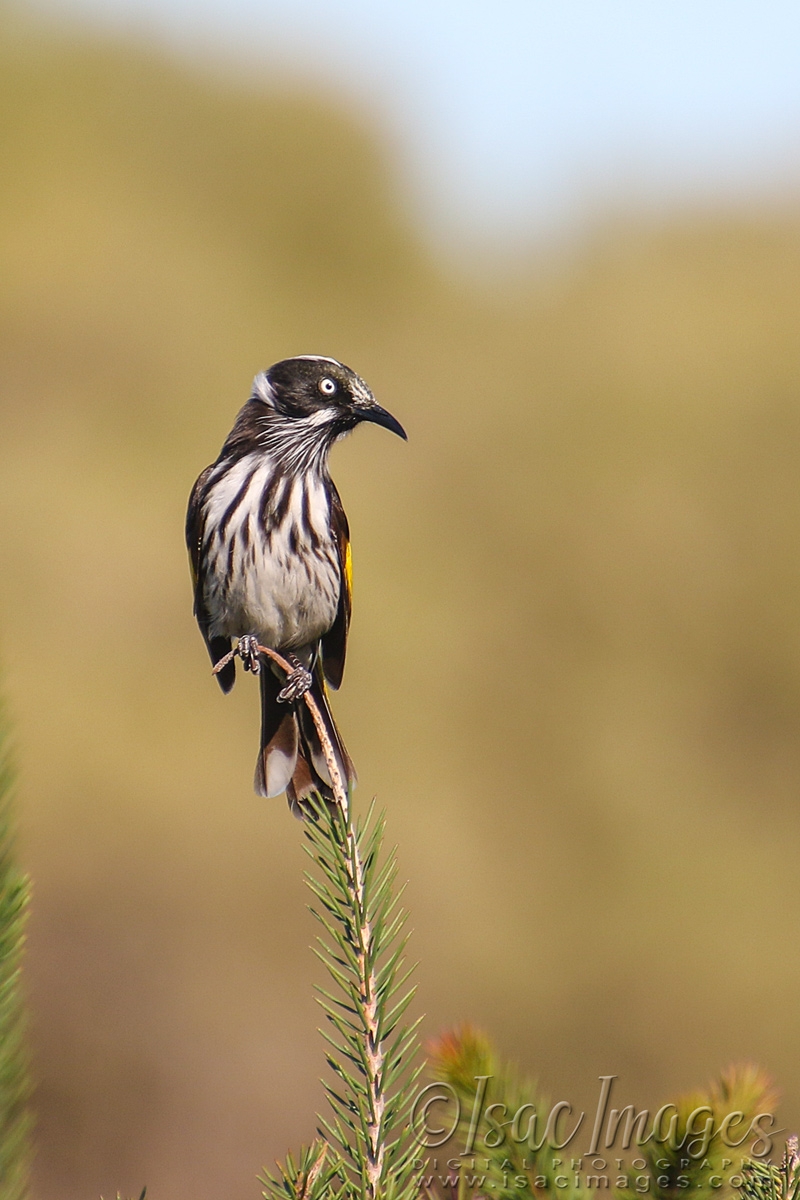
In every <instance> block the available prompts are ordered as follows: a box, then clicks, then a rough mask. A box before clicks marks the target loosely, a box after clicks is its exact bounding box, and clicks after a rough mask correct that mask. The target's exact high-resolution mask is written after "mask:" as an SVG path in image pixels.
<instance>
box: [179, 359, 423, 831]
mask: <svg viewBox="0 0 800 1200" xmlns="http://www.w3.org/2000/svg"><path fill="white" fill-rule="evenodd" d="M361 421H372V422H374V423H376V424H378V425H383V426H385V427H386V428H387V429H390V430H392V431H393V432H394V433H397V434H399V435H400V436H401V437H405V433H404V431H403V429H402V427H401V425H400V424H399V423H398V422H397V421H396V420H395V418H394V417H392V416H391V415H390V414H389V413H388V412H386V410H385V409H383V408H381V407H380V405H379V404H377V403H376V402H375V398H374V397H373V395H372V393H371V391H370V390H369V388H368V387H367V385H366V384H365V383H364V382H363V380H361V379H360V378H359V377H358V375H356V374H355V372H354V371H351V370H350V368H349V367H346V366H344V365H343V364H342V363H340V362H337V361H336V360H335V359H331V358H321V357H315V356H311V355H305V356H302V357H299V358H290V359H284V360H283V361H282V362H279V363H276V364H275V365H274V366H273V367H270V369H269V370H268V371H266V372H263V373H261V374H260V375H257V376H256V378H255V380H254V383H253V391H252V394H251V396H250V399H249V400H248V402H247V403H246V404H245V406H244V408H242V410H241V411H240V413H239V415H238V416H237V418H236V422H235V424H234V426H233V429H232V430H231V432H230V434H229V435H228V438H227V440H226V442H225V445H224V446H223V447H222V450H221V451H220V455H219V458H218V459H217V460H216V462H215V463H212V465H211V466H210V467H207V468H206V469H205V471H203V472H202V474H201V475H200V477H199V479H198V480H197V482H196V483H195V485H194V488H193V489H192V494H191V497H190V499H189V511H188V514H187V518H186V542H187V546H188V548H189V556H190V559H191V565H192V575H193V581H194V589H195V592H194V611H195V616H196V617H197V622H198V625H199V626H200V631H201V633H202V634H203V637H204V639H205V641H206V645H207V646H208V650H209V654H210V655H211V659H212V662H214V663H215V664H216V663H218V662H219V661H220V659H222V658H224V657H225V655H226V654H227V653H228V651H229V650H230V649H231V642H232V639H234V638H235V639H242V638H247V637H255V638H256V639H257V640H258V642H260V643H261V644H262V645H264V646H268V647H269V648H270V649H272V650H276V651H278V652H280V653H281V654H282V655H283V656H284V657H287V658H288V659H289V660H290V662H292V664H293V666H295V668H296V670H295V676H296V679H295V680H294V683H295V684H296V687H295V691H299V692H302V689H303V688H310V690H311V692H312V694H313V696H314V698H315V699H316V701H317V704H318V706H319V708H320V711H321V713H322V714H323V717H324V720H325V723H326V726H327V729H328V732H329V735H330V738H331V741H332V744H333V746H334V748H335V751H336V755H337V758H338V762H339V767H340V770H341V771H342V774H343V777H344V778H345V779H346V780H347V782H348V784H350V785H352V784H353V783H354V782H355V770H354V768H353V764H352V761H351V759H350V756H349V755H348V753H347V750H346V749H345V747H344V744H343V742H342V739H341V736H340V735H339V732H338V730H337V728H336V724H335V722H334V720H333V716H332V715H331V711H330V707H329V704H328V700H327V694H326V687H325V684H326V682H327V683H328V684H329V685H330V686H331V687H333V688H338V687H339V684H340V683H341V681H342V674H343V672H344V660H345V652H346V648H347V633H348V627H349V624H350V606H351V572H350V540H349V532H348V527H347V517H346V516H345V513H344V509H343V508H342V502H341V500H340V499H339V494H338V492H337V491H336V487H335V485H334V483H333V480H332V479H331V477H330V474H329V473H328V454H329V452H330V449H331V447H332V445H333V444H334V442H336V441H337V440H338V439H339V438H341V437H343V436H344V435H345V434H346V433H348V432H349V431H350V430H351V429H353V428H354V427H355V426H356V425H357V424H358V423H359V422H361ZM261 658H262V661H261V663H260V664H259V665H260V671H259V678H260V684H261V687H260V690H261V743H260V749H259V755H258V760H257V763H256V774H255V789H256V791H257V792H258V793H259V794H261V795H264V796H277V795H279V794H280V793H281V792H283V791H285V792H286V793H287V796H288V799H289V803H290V805H291V807H292V809H293V810H294V811H296V812H298V811H301V809H302V801H303V799H304V797H305V796H307V795H308V794H309V793H310V792H312V791H319V792H320V793H321V794H322V795H324V796H328V797H329V796H330V794H331V793H330V782H331V781H330V776H329V773H328V769H327V767H326V765H325V760H324V757H323V755H322V751H321V747H320V745H319V739H318V735H317V733H316V730H315V728H314V725H313V722H311V720H310V718H309V714H308V710H307V707H306V705H305V704H304V703H303V702H302V701H299V700H296V699H290V700H288V701H287V700H285V699H280V698H279V693H280V692H281V690H282V689H283V687H284V685H285V683H286V680H285V679H284V678H283V677H281V678H279V675H278V673H277V670H276V669H275V668H273V667H272V666H271V665H270V664H269V663H268V662H267V661H266V659H265V656H261ZM245 666H247V663H245ZM235 671H236V666H235V659H233V660H231V661H230V662H229V663H228V664H227V665H226V666H225V667H224V668H223V669H222V670H221V671H220V673H219V674H218V676H217V678H218V680H219V683H220V686H221V687H222V689H223V691H225V692H228V691H230V689H231V688H232V687H233V683H234V679H235ZM305 672H308V675H306V674H305Z"/></svg>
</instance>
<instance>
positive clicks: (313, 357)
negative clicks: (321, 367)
mask: <svg viewBox="0 0 800 1200" xmlns="http://www.w3.org/2000/svg"><path fill="white" fill-rule="evenodd" d="M295 358H302V359H304V360H305V362H329V363H333V365H334V366H335V367H341V366H343V363H340V362H339V360H338V358H328V356H327V354H295Z"/></svg>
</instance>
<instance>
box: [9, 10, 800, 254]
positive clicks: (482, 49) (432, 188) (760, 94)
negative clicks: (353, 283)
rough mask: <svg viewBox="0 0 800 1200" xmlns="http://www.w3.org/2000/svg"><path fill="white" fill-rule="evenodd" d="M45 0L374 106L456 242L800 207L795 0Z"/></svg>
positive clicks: (799, 26) (430, 212) (422, 196)
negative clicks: (727, 210)
mask: <svg viewBox="0 0 800 1200" xmlns="http://www.w3.org/2000/svg"><path fill="white" fill-rule="evenodd" d="M32 2H34V0H32ZM35 2H36V3H38V4H39V5H40V6H43V5H44V4H45V3H49V5H50V7H51V8H55V9H57V10H58V11H60V12H63V13H83V14H87V15H89V16H90V17H91V19H92V20H96V21H99V22H102V23H104V24H106V25H108V24H111V25H112V26H120V27H122V28H132V29H135V30H138V31H141V30H147V31H148V32H149V33H151V34H153V35H155V36H156V37H158V38H163V39H164V40H165V41H167V42H169V43H170V44H171V45H173V46H177V47H179V48H180V49H182V50H184V51H187V52H191V53H193V54H195V53H196V52H197V51H198V50H199V51H201V52H204V53H206V54H207V55H209V56H212V57H213V56H218V57H220V56H222V57H228V58H229V59H230V58H233V59H234V60H236V59H238V60H240V61H241V64H242V65H241V69H242V70H243V71H246V72H247V73H248V74H249V75H250V76H251V77H253V78H256V79H257V78H259V77H262V78H263V79H264V80H265V82H268V81H269V80H270V78H271V77H274V75H275V73H276V71H278V72H280V73H285V72H289V73H292V74H298V75H300V77H303V78H308V79H310V80H312V81H323V82H324V83H325V85H326V86H329V87H330V86H333V88H334V89H338V90H340V91H341V92H342V94H343V95H345V96H353V97H356V98H357V99H360V100H363V99H365V98H366V100H367V101H368V103H369V106H370V111H371V113H373V114H374V117H375V119H376V120H377V122H378V123H379V125H380V126H382V128H384V129H385V130H386V132H387V135H388V136H389V137H391V138H392V139H393V142H394V145H395V147H396V148H397V150H398V151H399V154H398V162H399V163H400V168H399V169H400V173H401V178H402V180H403V182H404V185H405V186H406V187H407V188H408V190H409V194H410V195H411V197H412V198H413V202H414V203H415V204H416V205H417V207H418V210H419V211H420V212H421V213H422V214H423V216H424V217H425V219H426V221H427V222H428V225H429V227H430V228H431V229H432V230H433V231H434V232H438V234H439V235H443V236H444V237H445V238H447V237H451V238H455V239H456V241H458V240H459V239H464V240H466V241H467V242H468V241H469V240H470V238H472V237H473V236H474V235H478V236H479V237H484V236H485V237H487V238H489V239H490V240H494V239H498V240H500V241H503V240H506V239H508V238H513V237H516V236H517V235H518V234H519V233H521V232H522V233H525V232H529V231H533V232H534V233H536V234H537V235H539V236H541V235H542V234H544V235H545V236H547V235H548V234H550V233H552V231H554V230H558V229H560V230H562V231H563V230H564V229H565V228H567V229H569V228H570V227H574V226H575V225H576V224H577V225H580V223H581V222H582V221H584V220H585V219H586V217H587V215H589V216H591V214H592V213H594V212H596V211H597V209H598V207H599V208H600V209H601V211H602V210H603V209H612V210H613V209H614V208H615V207H617V206H618V205H621V204H624V205H630V202H631V200H633V201H635V202H636V203H638V204H640V205H642V206H646V207H649V208H653V207H655V208H661V207H669V206H671V205H673V204H685V203H697V202H700V203H707V202H709V201H711V202H719V201H724V202H725V203H727V204H730V203H734V204H736V203H747V202H748V200H750V199H751V198H760V197H762V196H764V195H767V196H775V195H785V194H786V192H787V191H788V192H790V193H791V194H793V195H798V196H800V3H798V0H779V2H776V0H493V2H489V0H371V2H370V0H35Z"/></svg>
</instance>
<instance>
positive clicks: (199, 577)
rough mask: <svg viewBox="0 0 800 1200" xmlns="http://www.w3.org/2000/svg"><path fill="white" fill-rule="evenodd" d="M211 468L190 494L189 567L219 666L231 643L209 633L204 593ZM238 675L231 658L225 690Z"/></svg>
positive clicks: (203, 628) (201, 621)
mask: <svg viewBox="0 0 800 1200" xmlns="http://www.w3.org/2000/svg"><path fill="white" fill-rule="evenodd" d="M211 470H212V468H211V467H206V469H205V471H203V472H202V473H201V474H200V475H199V476H198V478H197V482H196V483H195V485H194V487H193V488H192V494H191V496H190V497H189V509H188V511H187V513H186V546H187V549H188V551H189V568H190V570H191V573H192V585H193V587H194V615H195V617H196V618H197V624H198V625H199V626H200V632H201V633H202V635H203V640H204V641H205V644H206V646H207V647H208V653H209V655H210V656H211V661H212V662H213V663H214V665H215V666H216V664H217V663H218V662H219V660H220V659H221V658H224V656H225V655H226V654H227V653H228V651H229V650H230V648H231V643H230V640H229V639H228V638H220V637H209V633H208V627H209V624H210V621H209V616H208V611H207V610H206V606H205V599H204V597H203V560H202V555H201V550H202V546H203V504H202V499H203V488H204V486H205V482H206V480H207V479H208V476H209V475H210V473H211ZM235 679H236V665H235V663H234V661H233V660H231V661H230V662H229V663H228V664H227V665H226V666H225V667H223V669H222V670H221V671H220V673H219V675H217V682H218V683H219V686H220V687H221V688H222V690H223V692H229V691H230V690H231V688H232V687H233V684H234V681H235Z"/></svg>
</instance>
